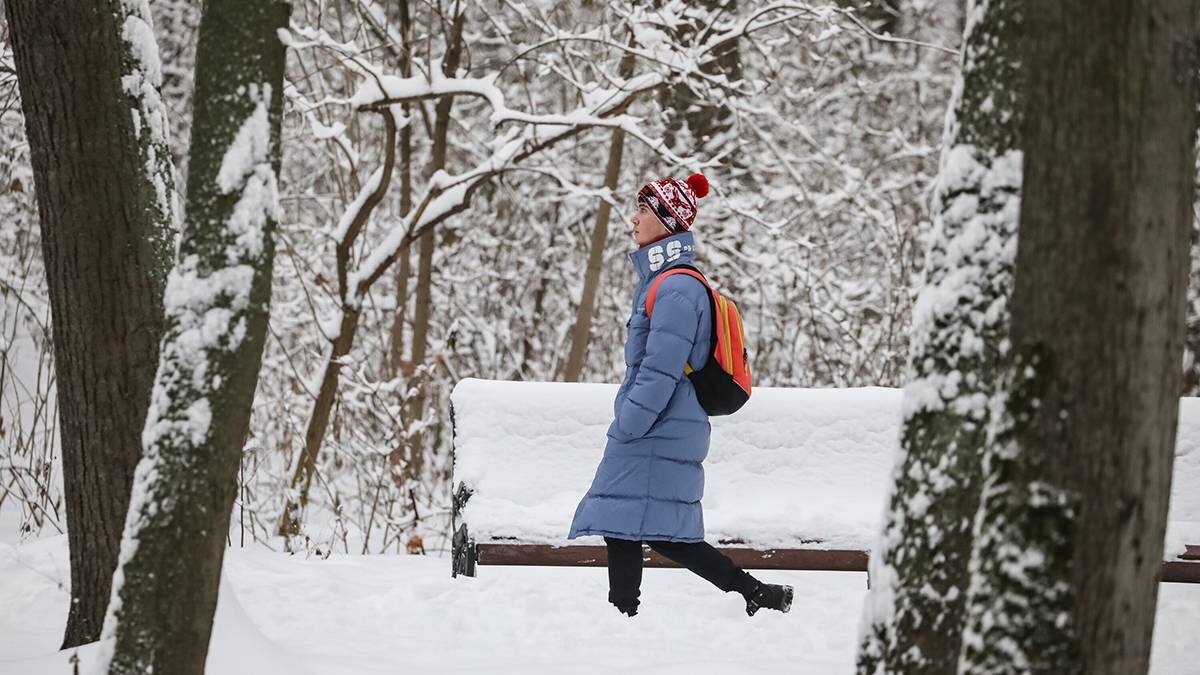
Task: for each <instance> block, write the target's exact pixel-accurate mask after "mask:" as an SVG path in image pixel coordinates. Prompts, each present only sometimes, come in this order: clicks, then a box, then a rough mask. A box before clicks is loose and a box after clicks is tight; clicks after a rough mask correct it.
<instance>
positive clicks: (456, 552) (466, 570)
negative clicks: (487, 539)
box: [450, 523, 479, 578]
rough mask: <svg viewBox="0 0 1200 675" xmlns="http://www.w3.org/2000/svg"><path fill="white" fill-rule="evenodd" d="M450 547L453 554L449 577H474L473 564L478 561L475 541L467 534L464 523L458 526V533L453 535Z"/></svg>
mask: <svg viewBox="0 0 1200 675" xmlns="http://www.w3.org/2000/svg"><path fill="white" fill-rule="evenodd" d="M451 545H452V547H453V549H452V551H453V552H452V555H451V567H450V576H451V577H454V578H457V577H458V575H460V574H461V575H463V576H464V577H473V576H475V564H476V563H477V562H478V561H479V555H478V553H477V552H476V550H475V540H474V539H472V538H471V537H470V535H468V534H467V524H466V523H463V524H462V525H460V526H459V528H458V531H457V532H455V533H454V538H453V539H452V540H451Z"/></svg>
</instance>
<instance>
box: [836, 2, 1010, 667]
mask: <svg viewBox="0 0 1200 675" xmlns="http://www.w3.org/2000/svg"><path fill="white" fill-rule="evenodd" d="M1024 4H1025V3H1024V0H982V1H980V2H976V3H973V4H972V7H971V9H970V10H969V12H968V14H969V17H970V18H969V20H968V23H967V26H966V31H965V35H964V39H963V45H964V47H963V60H962V73H961V76H960V77H961V80H960V83H959V87H958V88H957V89H956V96H955V99H954V100H952V101H951V102H950V106H951V108H950V115H949V116H948V117H947V127H946V135H945V143H944V146H943V150H942V159H941V166H940V167H939V172H938V186H937V192H936V202H935V204H934V227H933V231H932V233H931V236H930V237H929V242H930V248H929V251H928V254H927V257H926V263H925V280H924V287H923V289H922V290H921V294H920V296H919V298H918V300H917V303H916V306H915V307H914V310H913V314H914V316H913V340H912V347H911V353H910V370H911V372H912V381H911V382H910V384H909V385H908V386H907V387H906V388H905V392H904V426H903V431H902V434H901V452H900V457H899V460H898V461H897V463H896V468H895V470H894V472H893V480H894V487H893V492H892V495H891V497H890V500H889V504H888V511H887V515H886V518H885V522H884V532H883V536H882V537H881V538H880V544H879V546H878V550H877V551H876V552H875V555H873V556H872V557H871V570H872V574H871V578H872V580H873V581H874V583H873V585H872V588H871V590H870V592H869V595H868V598H867V605H866V613H865V621H864V626H865V629H866V633H865V634H864V635H863V636H862V639H863V642H862V645H861V649H860V654H859V662H858V670H859V672H860V673H864V674H865V673H880V672H886V673H954V672H955V671H956V669H957V665H958V656H959V646H960V638H961V630H962V612H963V600H964V598H965V594H964V592H963V591H964V590H965V589H966V585H967V579H968V572H967V563H968V561H969V560H970V557H971V549H972V544H973V541H974V537H973V533H972V526H973V523H974V519H975V512H976V510H977V507H978V505H979V492H980V484H981V482H982V469H981V459H982V456H983V449H984V445H985V442H986V436H987V428H988V420H989V412H988V409H987V405H986V404H987V401H988V399H989V398H991V396H992V395H993V394H994V393H995V391H996V385H995V381H996V379H997V378H998V374H999V372H1000V369H1001V343H1002V341H1003V340H1004V339H1005V338H1007V336H1008V299H1009V296H1010V295H1011V294H1012V285H1013V274H1012V271H1013V270H1012V267H1013V253H1014V251H1015V244H1016V236H1017V216H1018V209H1019V191H1020V182H1021V150H1020V148H1021V143H1020V128H1021V119H1022V114H1023V112H1024V109H1023V108H1024V107H1023V95H1024V92H1023V85H1024V82H1023V79H1022V68H1021V60H1020V34H1021V33H1020V31H1021V26H1022V22H1023V17H1022V14H1023V6H1024ZM984 101H989V102H990V103H989V105H988V106H986V107H985V106H984V105H983V104H984Z"/></svg>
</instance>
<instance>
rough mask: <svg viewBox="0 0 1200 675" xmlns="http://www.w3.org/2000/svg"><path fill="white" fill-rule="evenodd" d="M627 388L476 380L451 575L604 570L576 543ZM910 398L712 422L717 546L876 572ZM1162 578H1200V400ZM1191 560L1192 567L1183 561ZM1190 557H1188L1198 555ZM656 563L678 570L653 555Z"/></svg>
mask: <svg viewBox="0 0 1200 675" xmlns="http://www.w3.org/2000/svg"><path fill="white" fill-rule="evenodd" d="M616 389H617V387H616V385H610V384H563V383H549V382H498V381H491V380H478V379H465V380H462V381H461V382H459V383H458V384H457V386H455V388H454V391H453V393H452V394H451V405H452V417H453V423H454V478H453V483H454V486H455V493H454V528H455V534H454V562H453V573H454V574H455V575H458V574H463V575H466V576H474V575H475V566H476V565H595V566H602V565H604V564H606V556H605V549H604V542H603V540H601V539H600V538H599V537H585V538H582V539H579V540H574V541H569V540H567V539H566V536H567V531H568V529H569V527H570V523H571V518H572V516H573V515H574V513H575V507H576V505H577V504H578V503H579V498H580V497H581V496H583V494H584V493H585V492H586V491H587V489H588V486H589V485H590V484H591V479H592V475H593V472H594V471H595V468H596V465H597V463H599V461H600V457H601V455H602V454H603V452H604V444H605V432H606V431H607V429H608V425H609V423H610V422H611V421H612V416H613V410H612V402H613V398H614V396H615V394H616ZM900 398H901V394H900V391H899V390H897V389H887V388H878V387H871V388H862V389H781V388H770V387H763V388H756V389H755V390H754V396H753V397H751V399H750V402H749V403H747V404H746V407H745V408H743V409H742V410H741V411H739V412H738V413H736V414H734V415H731V416H729V417H718V418H713V421H712V422H713V424H712V442H711V445H710V450H709V455H708V459H707V460H705V463H704V470H705V489H704V525H705V536H706V538H707V539H708V541H710V542H712V543H713V544H714V545H716V546H718V547H720V548H721V549H722V550H723V551H725V553H726V554H727V555H729V556H730V557H732V558H734V559H735V560H736V561H737V562H738V564H740V565H741V566H743V567H746V568H751V569H768V568H769V569H808V570H834V571H866V563H867V551H869V550H870V548H871V546H872V544H873V543H874V540H875V537H876V536H877V534H878V524H879V521H880V517H881V516H882V514H883V502H884V498H885V495H886V492H887V485H888V480H889V478H890V473H891V470H892V463H893V461H894V459H895V454H894V453H895V448H896V445H897V443H898V439H899V425H900ZM1180 417H1181V420H1180V433H1179V443H1178V447H1177V450H1176V473H1175V480H1174V481H1173V483H1174V487H1173V490H1172V503H1171V523H1170V527H1169V531H1168V553H1167V557H1168V558H1169V562H1167V563H1164V568H1163V572H1164V579H1167V580H1179V581H1183V580H1190V581H1197V582H1200V547H1192V548H1191V549H1190V550H1189V551H1187V553H1185V549H1184V547H1183V542H1184V541H1187V542H1189V543H1195V542H1200V399H1184V400H1183V403H1182V406H1181V415H1180ZM1181 554H1183V555H1187V557H1189V558H1193V559H1195V560H1196V562H1190V561H1188V560H1186V559H1184V558H1181V557H1177V556H1180V555H1181ZM1189 554H1190V555H1189ZM647 557H648V558H649V560H648V561H647V564H648V565H651V566H670V565H672V563H670V562H669V561H666V560H665V559H662V558H660V557H658V556H657V554H653V553H652V552H650V551H649V550H648V549H647Z"/></svg>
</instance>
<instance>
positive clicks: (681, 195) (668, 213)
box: [637, 173, 708, 234]
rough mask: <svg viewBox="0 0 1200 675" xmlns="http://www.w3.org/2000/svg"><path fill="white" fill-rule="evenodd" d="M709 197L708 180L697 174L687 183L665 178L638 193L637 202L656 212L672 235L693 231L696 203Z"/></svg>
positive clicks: (644, 187) (655, 181)
mask: <svg viewBox="0 0 1200 675" xmlns="http://www.w3.org/2000/svg"><path fill="white" fill-rule="evenodd" d="M707 194H708V179H707V178H705V177H704V174H700V173H694V174H692V175H690V176H688V179H687V181H686V182H684V181H678V180H675V179H674V178H663V179H661V180H652V181H650V182H649V183H646V185H645V186H643V187H642V189H641V190H639V191H638V197H637V198H638V201H639V202H645V203H646V205H647V206H649V207H650V209H651V210H652V211H654V215H656V216H658V219H659V220H661V221H662V224H663V225H666V226H667V229H668V230H670V231H671V234H678V233H680V232H684V231H687V230H688V229H691V227H692V223H694V222H696V200H697V199H698V198H700V197H703V196H705V195H707Z"/></svg>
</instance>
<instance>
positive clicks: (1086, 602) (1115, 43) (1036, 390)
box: [961, 0, 1200, 675]
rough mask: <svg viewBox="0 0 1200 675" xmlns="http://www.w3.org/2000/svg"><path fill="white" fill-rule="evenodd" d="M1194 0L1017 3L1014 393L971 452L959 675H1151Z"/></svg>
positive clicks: (1173, 394)
mask: <svg viewBox="0 0 1200 675" xmlns="http://www.w3.org/2000/svg"><path fill="white" fill-rule="evenodd" d="M1198 11H1200V9H1198V6H1197V4H1196V3H1195V2H1194V1H1193V0H1151V1H1147V2H1135V1H1133V0H1066V1H1064V2H1058V3H1050V4H1044V5H1039V6H1038V8H1037V11H1036V12H1031V13H1030V14H1029V15H1028V16H1027V27H1026V36H1027V37H1026V44H1025V46H1026V55H1025V63H1026V66H1027V67H1026V73H1027V78H1028V82H1029V86H1028V96H1027V102H1028V103H1027V114H1026V120H1025V127H1024V133H1025V135H1024V138H1025V141H1026V143H1025V145H1026V148H1027V152H1026V157H1025V178H1024V186H1025V188H1024V194H1023V201H1022V204H1021V237H1020V243H1019V245H1018V251H1017V263H1016V286H1015V289H1014V292H1013V302H1012V337H1011V340H1012V349H1013V353H1014V364H1013V371H1012V372H1013V374H1012V375H1011V378H1012V380H1013V382H1012V388H1011V390H1010V391H1009V393H1008V395H1007V397H1006V398H1005V399H1003V404H1004V406H1005V411H1006V420H1005V423H1004V424H1003V425H1002V426H1001V427H1000V428H999V429H998V430H997V441H996V443H995V445H994V446H991V447H989V449H988V455H987V458H986V460H985V462H986V463H985V475H986V482H985V485H984V493H983V504H982V507H981V511H980V516H979V520H978V523H977V527H978V532H979V535H978V542H977V544H976V547H977V548H976V551H975V555H974V557H973V558H972V562H971V565H972V571H973V573H972V579H971V585H970V590H969V593H968V600H967V614H968V628H967V630H966V632H965V633H964V636H963V644H964V651H963V661H962V665H961V669H962V671H963V672H971V673H999V672H1012V671H1013V670H1014V669H1020V670H1022V671H1026V672H1035V673H1088V674H1089V675H1107V674H1109V673H1112V674H1116V673H1145V672H1146V669H1147V667H1148V660H1149V656H1150V638H1151V633H1152V630H1153V627H1154V612H1155V604H1156V600H1157V597H1158V583H1157V582H1158V575H1159V571H1160V561H1161V560H1162V553H1163V535H1164V530H1165V527H1166V518H1167V500H1168V497H1169V494H1170V487H1171V470H1172V465H1173V453H1174V448H1175V431H1176V423H1177V417H1178V408H1179V390H1180V385H1181V374H1180V362H1181V356H1182V351H1183V340H1184V306H1185V290H1186V288H1187V277H1188V249H1189V247H1188V240H1189V231H1190V228H1191V224H1192V204H1193V189H1194V183H1193V172H1194V168H1195V165H1194V156H1193V154H1192V153H1193V148H1194V147H1195V146H1194V144H1193V141H1194V134H1195V131H1196V103H1197V83H1196V78H1197V68H1198V64H1197V61H1196V45H1197V43H1196V39H1197V19H1198Z"/></svg>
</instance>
